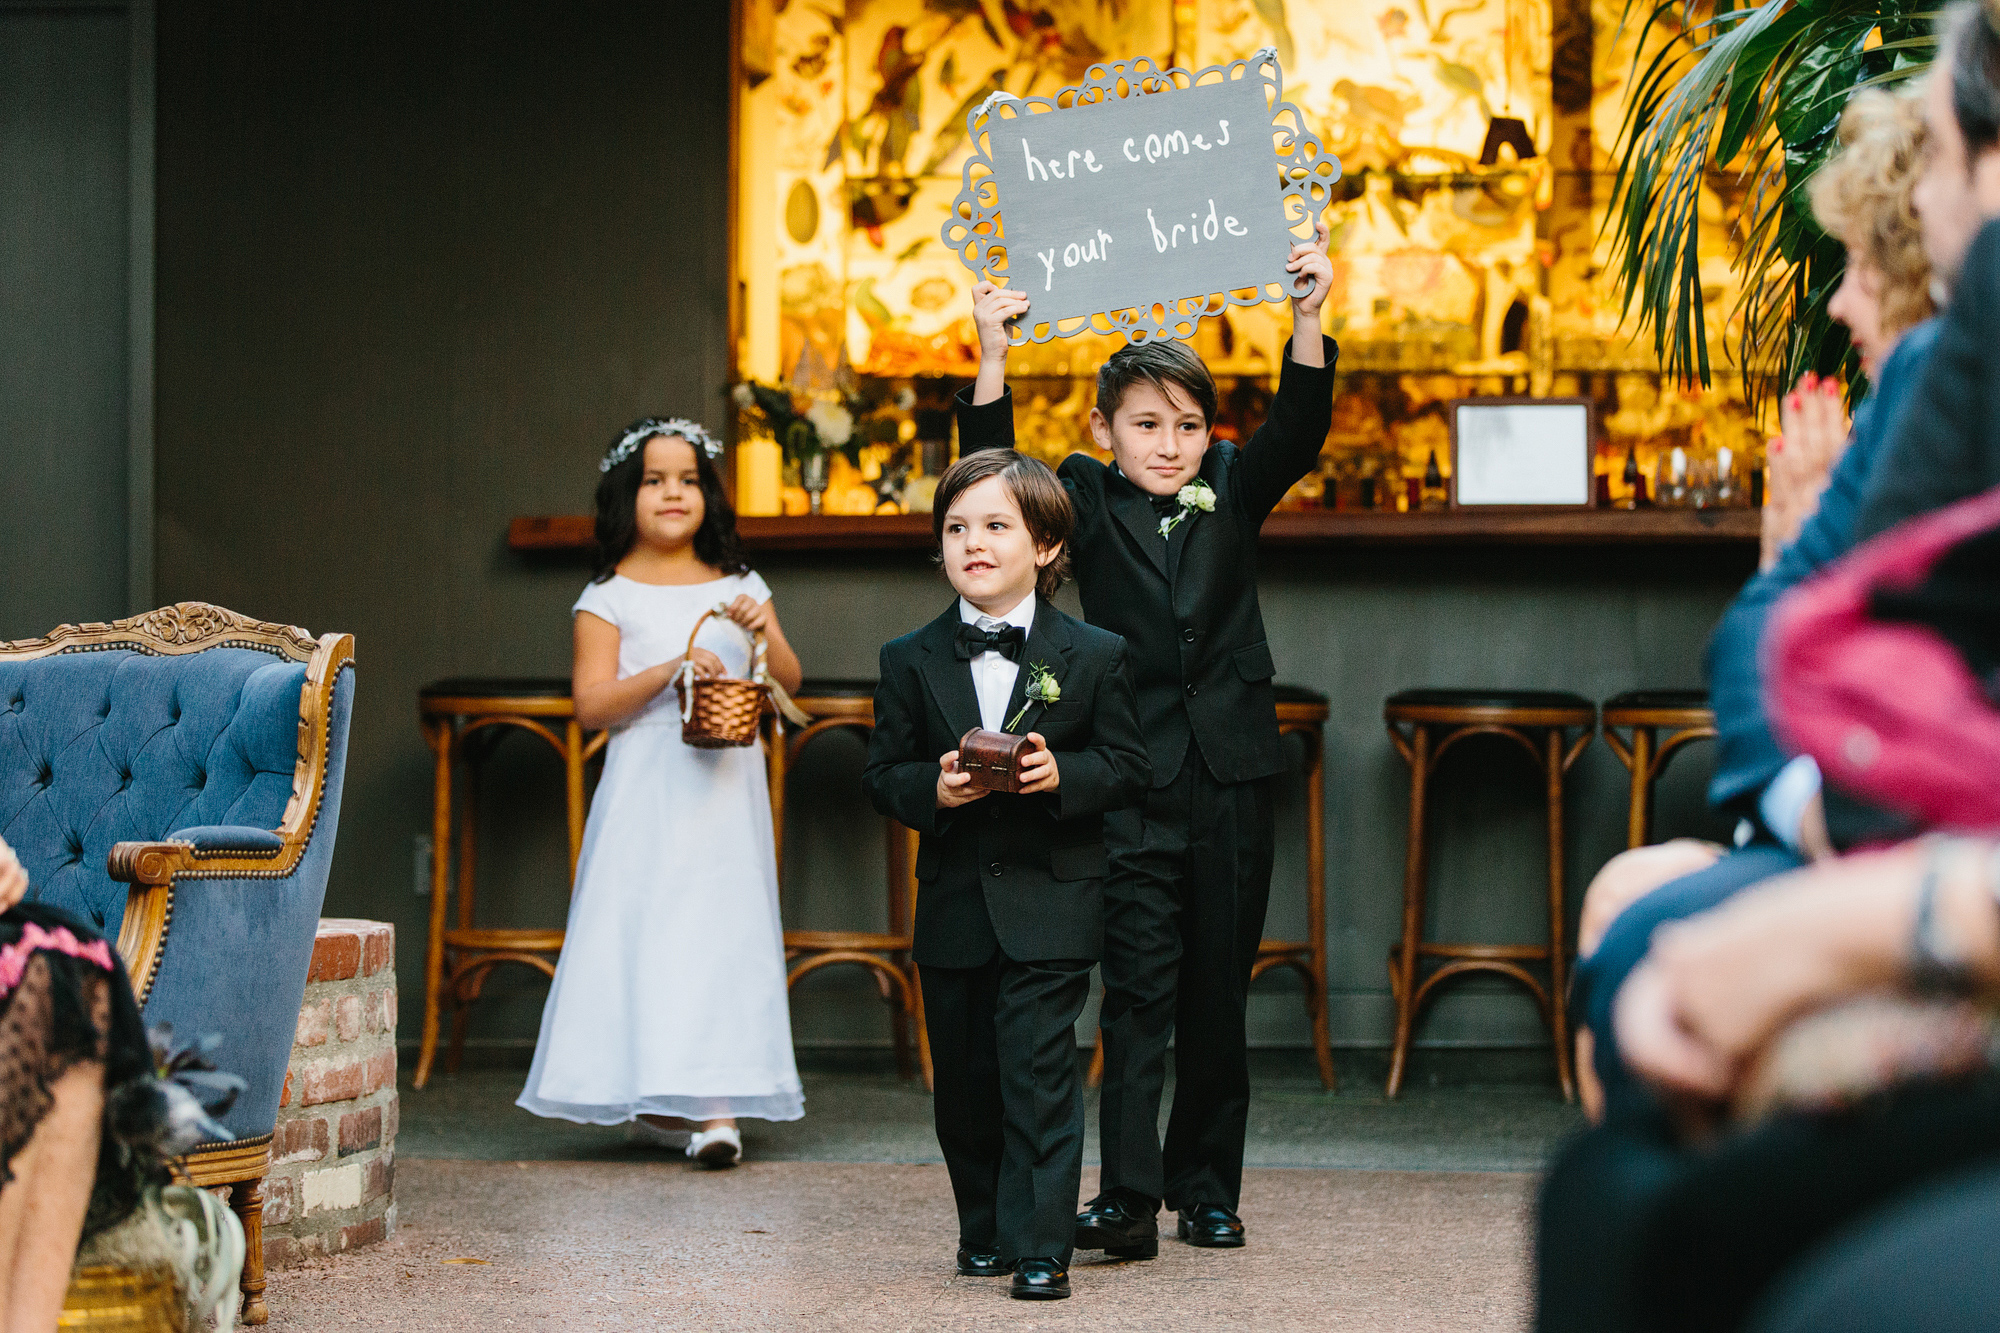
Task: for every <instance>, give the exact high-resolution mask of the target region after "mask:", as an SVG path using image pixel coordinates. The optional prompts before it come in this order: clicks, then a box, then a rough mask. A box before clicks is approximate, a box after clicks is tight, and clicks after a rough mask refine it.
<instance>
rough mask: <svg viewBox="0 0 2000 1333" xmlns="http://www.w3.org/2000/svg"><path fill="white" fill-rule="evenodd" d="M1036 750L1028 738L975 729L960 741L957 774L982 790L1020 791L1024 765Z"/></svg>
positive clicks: (961, 737)
mask: <svg viewBox="0 0 2000 1333" xmlns="http://www.w3.org/2000/svg"><path fill="white" fill-rule="evenodd" d="M1034 751H1035V747H1034V744H1033V743H1032V742H1031V741H1029V739H1028V738H1027V737H1026V736H1016V735H1014V734H1013V733H1011V732H1006V731H988V730H986V729H985V728H984V727H974V728H973V729H972V730H971V731H968V732H966V733H965V734H964V735H963V736H960V737H959V738H958V771H959V772H961V773H969V774H971V775H972V782H971V786H972V787H974V788H975V789H977V790H979V791H1006V792H1018V791H1020V790H1021V763H1022V761H1023V760H1025V759H1026V758H1027V757H1028V756H1029V755H1031V754H1033V753H1034Z"/></svg>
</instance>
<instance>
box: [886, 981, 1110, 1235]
mask: <svg viewBox="0 0 2000 1333" xmlns="http://www.w3.org/2000/svg"><path fill="white" fill-rule="evenodd" d="M1090 968H1091V964H1090V962H1089V960H1087V959H1086V960H1077V961H1071V960H1056V961H1052V962H1034V963H1017V962H1015V961H1014V960H1013V959H1011V958H1009V957H1007V956H1006V955H1005V954H1004V953H998V952H996V953H995V954H994V956H993V957H992V958H991V959H989V960H988V961H987V962H986V963H985V964H983V965H982V966H979V967H963V968H960V967H924V968H922V969H921V975H922V980H923V995H924V1023H925V1026H926V1027H927V1028H928V1029H929V1031H930V1047H931V1069H932V1082H933V1084H934V1086H935V1089H936V1092H935V1097H934V1099H933V1102H932V1106H933V1109H934V1113H935V1115H936V1119H937V1136H938V1147H939V1148H941V1149H943V1150H944V1161H945V1168H946V1170H948V1171H949V1172H950V1173H951V1192H952V1197H953V1198H954V1199H955V1200H956V1201H957V1203H958V1240H959V1244H961V1245H963V1246H965V1247H966V1248H967V1249H971V1250H998V1251H999V1253H1000V1254H1001V1255H1002V1256H1003V1257H1005V1258H1008V1259H1055V1260H1059V1261H1060V1262H1062V1263H1063V1264H1068V1263H1069V1259H1070V1243H1071V1240H1072V1239H1073V1238H1074V1236H1075V1234H1076V1203H1077V1194H1078V1191H1079V1190H1080V1188H1081V1186H1082V1182H1083V1079H1082V1076H1081V1075H1080V1074H1079V1072H1078V1071H1077V1060H1076V1020H1077V1018H1078V1016H1080V1015H1081V1014H1082V1013H1083V1004H1084V1001H1085V1000H1086V999H1088V998H1089V997H1090Z"/></svg>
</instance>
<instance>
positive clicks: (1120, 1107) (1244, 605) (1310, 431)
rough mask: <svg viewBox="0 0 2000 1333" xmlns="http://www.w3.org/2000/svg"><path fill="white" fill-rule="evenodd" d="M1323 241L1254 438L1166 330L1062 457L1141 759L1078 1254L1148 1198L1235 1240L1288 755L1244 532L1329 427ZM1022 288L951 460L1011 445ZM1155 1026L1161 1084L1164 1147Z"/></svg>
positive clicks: (1139, 1249)
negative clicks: (1169, 1091)
mask: <svg viewBox="0 0 2000 1333" xmlns="http://www.w3.org/2000/svg"><path fill="white" fill-rule="evenodd" d="M1326 241H1327V231H1326V227H1325V224H1324V223H1321V224H1319V225H1318V227H1317V229H1316V235H1315V237H1314V239H1313V241H1312V242H1311V243H1309V244H1294V245H1293V246H1292V247H1291V255H1290V258H1289V259H1288V260H1287V261H1286V263H1285V266H1284V267H1285V270H1286V271H1287V272H1288V273H1290V274H1292V275H1295V277H1296V276H1309V277H1311V278H1312V279H1314V282H1313V287H1312V290H1311V292H1310V293H1308V294H1307V295H1305V296H1296V297H1293V298H1292V338H1291V341H1290V343H1289V344H1288V345H1287V354H1286V357H1285V364H1284V366H1283V369H1282V370H1281V372H1280V374H1279V379H1278V392H1277V396H1276V398H1275V399H1274V400H1273V402H1272V404H1271V413H1270V416H1269V417H1268V418H1267V419H1266V420H1265V422H1264V424H1263V425H1262V426H1260V427H1259V428H1258V430H1257V433H1256V434H1255V435H1254V436H1253V437H1251V440H1250V442H1249V444H1247V445H1245V446H1243V447H1241V448H1239V447H1238V446H1236V445H1234V444H1232V443H1228V442H1226V441H1224V442H1217V443H1215V444H1213V445H1211V443H1210V440H1209V430H1210V428H1211V427H1212V426H1213V425H1214V422H1215V409H1216V389H1215V381H1214V378H1213V377H1212V376H1211V375H1210V374H1209V371H1208V367H1207V366H1205V365H1203V364H1202V361H1201V358H1200V357H1198V356H1196V355H1195V354H1194V352H1193V351H1191V350H1190V349H1189V348H1188V347H1187V346H1186V345H1185V344H1183V343H1178V342H1172V341H1168V340H1164V339H1161V340H1155V341H1150V342H1145V343H1140V344H1136V345H1132V346H1127V347H1123V348H1121V349H1119V350H1118V351H1117V352H1116V353H1114V354H1113V355H1112V357H1111V358H1110V360H1108V361H1106V362H1105V363H1104V365H1103V367H1102V368H1100V369H1099V370H1098V372H1097V405H1096V407H1095V409H1093V410H1092V412H1091V414H1090V430H1091V434H1092V436H1093V437H1094V438H1095V439H1096V441H1097V444H1098V446H1099V447H1100V448H1102V449H1107V450H1109V451H1110V452H1111V454H1112V457H1113V458H1114V459H1115V460H1116V463H1115V465H1113V466H1109V467H1107V466H1105V465H1104V464H1103V463H1100V462H1098V461H1097V460H1096V459H1094V458H1091V457H1090V456H1088V455H1086V454H1072V455H1071V456H1070V457H1069V458H1067V459H1065V460H1063V464H1062V467H1061V468H1060V469H1059V472H1058V475H1059V476H1060V478H1061V480H1062V483H1063V486H1064V487H1065V488H1066V489H1067V490H1068V491H1069V493H1070V497H1071V499H1072V501H1073V502H1074V504H1075V507H1076V528H1075V532H1074V535H1073V536H1072V538H1071V541H1070V549H1071V551H1072V553H1073V555H1074V560H1075V565H1074V568H1075V571H1076V578H1077V583H1078V588H1079V591H1080V592H1081V594H1082V598H1083V610H1084V616H1085V619H1087V620H1088V621H1089V622H1090V623H1091V624H1093V625H1098V626H1101V627H1103V628H1105V629H1108V630H1111V631H1113V632H1115V633H1117V634H1120V635H1122V636H1124V638H1125V641H1126V643H1127V644H1128V645H1129V648H1130V652H1131V658H1130V661H1131V669H1132V675H1133V683H1134V685H1135V686H1136V688H1137V692H1138V698H1139V718H1140V723H1141V726H1142V727H1143V729H1144V731H1145V736H1146V745H1147V750H1148V753H1149V757H1150V759H1151V761H1152V768H1153V787H1152V790H1151V791H1150V792H1149V793H1148V794H1147V798H1146V801H1145V803H1144V805H1143V806H1142V807H1139V808H1133V809H1128V810H1124V811H1119V812H1117V813H1114V814H1109V815H1107V816H1105V821H1104V823H1105V828H1104V833H1105V839H1104V840H1105V845H1106V849H1107V850H1108V852H1109V853H1110V874H1109V877H1108V878H1107V879H1106V881H1105V887H1104V912H1105V921H1104V954H1103V960H1102V965H1103V970H1104V987H1105V993H1104V1008H1103V1011H1102V1016H1101V1019H1100V1023H1101V1026H1102V1029H1103V1032H1104V1091H1103V1099H1102V1102H1101V1104H1100V1122H1101V1123H1100V1132H1101V1136H1102V1142H1103V1158H1104V1169H1103V1175H1102V1188H1101V1189H1100V1191H1099V1193H1098V1196H1097V1198H1096V1199H1094V1200H1093V1201H1092V1202H1091V1203H1090V1205H1089V1206H1088V1207H1087V1208H1085V1209H1084V1211H1083V1213H1082V1214H1081V1215H1080V1216H1079V1217H1078V1218H1077V1225H1076V1246H1077V1248H1079V1249H1101V1250H1105V1251H1106V1252H1108V1253H1110V1254H1113V1255H1116V1256H1119V1257H1125V1258H1151V1257H1152V1256H1154V1255H1156V1254H1158V1253H1159V1247H1160V1241H1159V1222H1158V1217H1157V1215H1158V1211H1159V1208H1160V1205H1161V1203H1162V1202H1164V1203H1165V1204H1166V1206H1167V1207H1169V1208H1172V1209H1175V1210H1177V1211H1178V1212H1179V1214H1180V1219H1179V1236H1180V1238H1181V1239H1182V1240H1185V1241H1187V1242H1188V1243H1190V1244H1192V1245H1199V1246H1208V1247H1232V1246H1238V1245H1241V1244H1243V1238H1244V1229H1243V1223H1242V1220H1241V1219H1240V1218H1239V1217H1238V1215H1237V1207H1238V1201H1239V1195H1240V1192H1241V1188H1242V1181H1243V1135H1244V1129H1245V1125H1246V1122H1247V1119H1248V1116H1249V1109H1250V1072H1249V1065H1248V1059H1247V1055H1246V1052H1245V1035H1244V1002H1245V998H1246V993H1247V991H1248V988H1249V982H1250V967H1251V964H1252V963H1254V962H1255V961H1256V958H1257V945H1258V941H1259V940H1260V939H1261V938H1262V936H1263V933H1264V908H1265V905H1266V902H1267V900H1268V899H1269V896H1270V887H1271V861H1272V824H1271V794H1270V780H1271V778H1272V777H1273V776H1274V775H1275V774H1277V773H1278V772H1280V771H1281V770H1282V769H1283V767H1284V759H1283V753H1282V751H1281V749H1280V746H1279V740H1278V720H1277V709H1276V704H1275V701H1274V699H1273V696H1272V690H1271V678H1272V675H1273V674H1274V667H1273V665H1272V662H1271V650H1270V646H1269V645H1268V643H1266V641H1265V635H1264V621H1263V615H1262V613H1261V611H1260V610H1259V608H1258V604H1257V533H1258V529H1259V528H1261V527H1262V525H1263V522H1264V519H1265V517H1266V516H1267V515H1268V514H1269V513H1270V512H1271V510H1272V509H1273V508H1274V507H1275V506H1276V505H1277V503H1278V501H1279V500H1280V499H1282V498H1283V496H1284V494H1285V492H1286V491H1287V490H1289V489H1291V487H1292V484H1293V483H1294V482H1296V481H1298V480H1299V478H1301V477H1303V476H1305V475H1306V473H1308V472H1310V471H1311V470H1312V469H1313V467H1314V466H1315V465H1316V464H1317V463H1318V460H1319V451H1320V446H1321V444H1322V443H1323V442H1324V441H1325V439H1326V433H1327V429H1328V427H1329V426H1330V424H1331V422H1332V417H1333V373H1334V361H1335V358H1336V357H1337V356H1338V354H1339V349H1338V347H1336V346H1335V345H1334V342H1333V340H1332V339H1331V338H1327V337H1325V336H1324V335H1323V334H1322V333H1321V332H1320V306H1321V305H1322V304H1323V303H1324V302H1325V300H1326V291H1327V283H1328V280H1329V279H1330V278H1331V276H1332V266H1331V264H1330V263H1329V262H1328V260H1327V255H1326ZM1035 287H1036V284H1034V283H1029V284H1028V288H1029V290H1028V291H1026V292H1022V291H1019V290H1016V289H1013V288H1000V287H995V286H994V285H993V284H992V283H990V282H982V283H980V284H978V285H977V286H976V287H974V288H973V320H974V322H975V323H976V324H977V326H978V329H979V341H980V365H979V376H978V379H977V381H976V382H975V384H974V385H973V387H972V389H971V390H970V391H969V396H968V394H967V393H966V392H963V391H962V392H961V393H960V395H959V397H958V401H957V408H958V430H959V444H960V451H961V454H962V455H970V454H971V453H972V452H973V451H975V450H979V449H992V448H1010V447H1012V445H1013V437H1014V421H1013V402H1012V397H1011V393H1010V391H1009V390H1008V389H1007V388H1006V364H1007V348H1008V336H1007V328H1006V324H1007V322H1008V321H1009V320H1011V319H1014V318H1016V317H1018V316H1020V315H1023V314H1025V313H1026V312H1027V311H1028V308H1029V303H1030V299H1031V298H1032V296H1033V295H1034V289H1035ZM1176 1034H1178V1035H1177V1036H1176ZM1169 1038H1175V1039H1176V1043H1177V1045H1176V1049H1177V1052H1178V1054H1177V1059H1176V1071H1177V1086H1176V1091H1175V1094H1174V1107H1173V1114H1172V1118H1171V1119H1170V1120H1169V1122H1168V1125H1167V1136H1166V1142H1165V1145H1164V1148H1163V1147H1162V1145H1161V1142H1160V1140H1159V1137H1158V1132H1157V1128H1156V1127H1157V1125H1158V1123H1159V1104H1160V1096H1161V1091H1162V1085H1163V1082H1164V1079H1165V1072H1166V1053H1167V1043H1168V1040H1169Z"/></svg>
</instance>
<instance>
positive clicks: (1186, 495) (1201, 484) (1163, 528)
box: [1160, 481, 1215, 537]
mask: <svg viewBox="0 0 2000 1333" xmlns="http://www.w3.org/2000/svg"><path fill="white" fill-rule="evenodd" d="M1174 499H1176V500H1178V501H1179V502H1180V506H1181V508H1180V512H1179V513H1177V514H1170V515H1168V516H1167V517H1166V518H1163V519H1161V520H1160V536H1161V537H1166V536H1168V535H1169V534H1171V533H1172V532H1173V530H1174V529H1175V528H1177V527H1179V526H1180V525H1181V520H1182V519H1184V518H1186V517H1187V516H1188V515H1189V514H1192V513H1193V512H1194V511H1195V510H1197V509H1199V510H1200V511H1201V512H1202V513H1204V514H1212V513H1214V512H1215V491H1214V489H1213V488H1211V487H1210V486H1209V484H1208V483H1207V482H1205V481H1191V482H1189V483H1188V484H1187V485H1185V486H1183V487H1181V488H1180V490H1179V491H1178V492H1176V493H1175V495H1174Z"/></svg>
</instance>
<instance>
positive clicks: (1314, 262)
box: [1285, 218, 1333, 325]
mask: <svg viewBox="0 0 2000 1333" xmlns="http://www.w3.org/2000/svg"><path fill="white" fill-rule="evenodd" d="M1328 235H1329V233H1328V231H1327V228H1326V219H1325V218H1320V219H1318V220H1317V221H1316V222H1314V224H1313V238H1312V240H1310V241H1294V242H1293V243H1292V257H1291V258H1290V259H1288V260H1286V261H1285V271H1286V272H1287V273H1291V274H1294V275H1297V274H1301V273H1304V274H1308V275H1310V276H1311V277H1312V278H1313V289H1312V290H1311V291H1310V292H1308V293H1306V294H1305V295H1304V296H1294V297H1293V298H1292V318H1293V319H1294V320H1295V321H1303V320H1312V321H1313V322H1314V324H1315V325H1317V323H1318V321H1319V308H1320V307H1321V306H1323V305H1325V304H1326V293H1327V289H1328V288H1329V287H1330V286H1331V285H1332V283H1333V261H1332V260H1331V259H1328V258H1327V257H1326V242H1327V236H1328Z"/></svg>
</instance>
